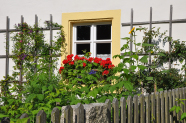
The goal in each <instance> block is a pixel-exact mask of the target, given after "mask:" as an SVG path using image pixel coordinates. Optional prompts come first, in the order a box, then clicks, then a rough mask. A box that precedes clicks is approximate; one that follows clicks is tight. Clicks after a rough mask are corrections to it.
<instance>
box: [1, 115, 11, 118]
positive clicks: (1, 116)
mask: <svg viewBox="0 0 186 123" xmlns="http://www.w3.org/2000/svg"><path fill="white" fill-rule="evenodd" d="M3 117H9V115H4V114H0V118H3Z"/></svg>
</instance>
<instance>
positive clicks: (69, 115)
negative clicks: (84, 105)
mask: <svg viewBox="0 0 186 123" xmlns="http://www.w3.org/2000/svg"><path fill="white" fill-rule="evenodd" d="M64 122H65V123H72V122H73V110H72V107H71V106H70V105H67V107H66V108H65V111H64Z"/></svg>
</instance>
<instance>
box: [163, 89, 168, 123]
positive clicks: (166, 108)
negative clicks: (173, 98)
mask: <svg viewBox="0 0 186 123" xmlns="http://www.w3.org/2000/svg"><path fill="white" fill-rule="evenodd" d="M164 98H165V123H169V101H168V92H167V90H165V91H164Z"/></svg>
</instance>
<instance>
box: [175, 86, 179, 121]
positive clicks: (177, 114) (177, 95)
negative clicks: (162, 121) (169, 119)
mask: <svg viewBox="0 0 186 123" xmlns="http://www.w3.org/2000/svg"><path fill="white" fill-rule="evenodd" d="M176 98H179V90H178V88H177V89H176ZM174 101H175V100H174ZM176 106H179V104H178V102H177V101H176ZM179 119H180V118H179V113H176V121H177V122H179Z"/></svg>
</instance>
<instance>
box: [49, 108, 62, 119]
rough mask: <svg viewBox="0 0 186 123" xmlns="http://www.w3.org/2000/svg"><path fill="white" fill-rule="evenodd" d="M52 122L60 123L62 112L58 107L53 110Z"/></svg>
mask: <svg viewBox="0 0 186 123" xmlns="http://www.w3.org/2000/svg"><path fill="white" fill-rule="evenodd" d="M51 122H52V123H59V122H60V112H59V109H58V108H57V107H55V108H53V110H52V113H51Z"/></svg>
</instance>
